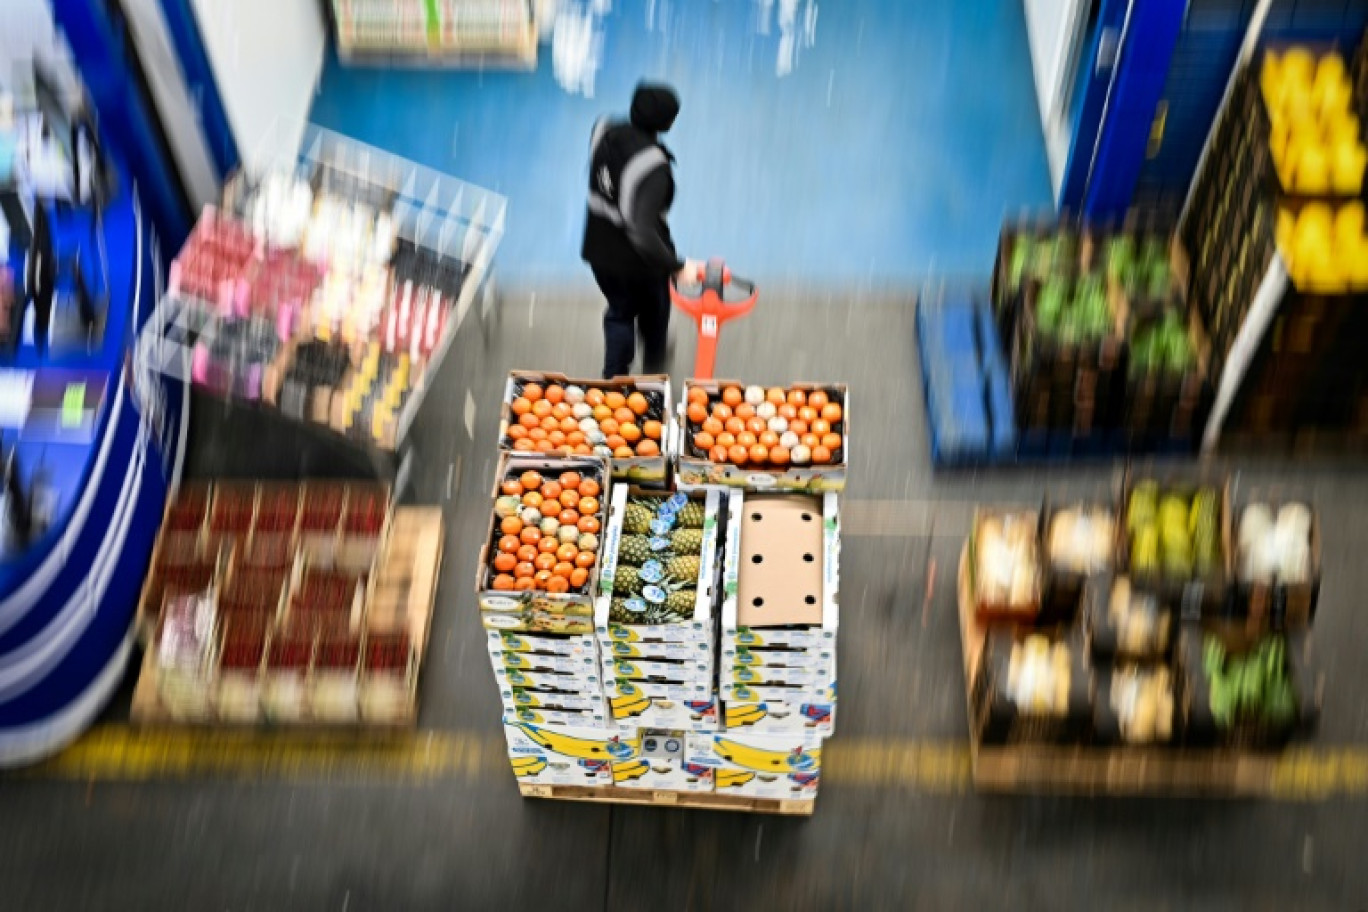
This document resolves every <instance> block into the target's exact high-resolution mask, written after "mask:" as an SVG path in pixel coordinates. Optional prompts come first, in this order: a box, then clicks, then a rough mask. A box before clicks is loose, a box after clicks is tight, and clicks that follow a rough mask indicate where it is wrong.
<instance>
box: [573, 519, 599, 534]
mask: <svg viewBox="0 0 1368 912" xmlns="http://www.w3.org/2000/svg"><path fill="white" fill-rule="evenodd" d="M575 528H576V529H579V530H580V531H581V532H588V533H589V534H591V535H592V534H594V533H596V532H598V530H599V521H598V517H597V516H581V517H580V518H579V522H577V523H575Z"/></svg>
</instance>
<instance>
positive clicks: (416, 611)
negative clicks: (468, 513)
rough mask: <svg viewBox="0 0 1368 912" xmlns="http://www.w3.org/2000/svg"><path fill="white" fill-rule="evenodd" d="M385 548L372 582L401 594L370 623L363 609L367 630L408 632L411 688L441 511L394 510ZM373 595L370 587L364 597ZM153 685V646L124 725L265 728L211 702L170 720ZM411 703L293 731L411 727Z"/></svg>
mask: <svg viewBox="0 0 1368 912" xmlns="http://www.w3.org/2000/svg"><path fill="white" fill-rule="evenodd" d="M391 526H392V528H391V532H390V536H389V542H388V546H387V550H386V552H385V555H384V557H383V558H382V560H381V562H380V565H379V569H378V570H377V572H376V574H375V577H374V580H375V581H376V585H383V584H385V583H389V582H394V581H403V582H404V587H405V588H404V593H403V596H402V598H400V599H399V600H398V601H397V604H396V605H394V606H392V607H393V610H391V611H389V612H388V613H387V615H386V616H384V617H381V616H379V615H377V616H375V617H372V616H371V614H370V606H369V605H368V606H367V612H366V620H365V623H366V624H367V625H372V622H374V626H372V627H371V629H378V630H379V631H385V630H393V629H394V626H395V625H396V624H402V625H404V626H406V627H407V628H408V633H409V636H410V637H411V639H412V642H413V649H414V652H415V654H416V656H417V666H418V667H417V668H415V670H414V683H415V684H416V677H417V672H418V670H419V669H420V668H421V662H422V658H423V655H424V652H425V649H426V646H427V641H428V638H429V635H430V633H431V630H432V614H433V610H434V608H435V606H436V601H437V580H438V578H439V576H440V571H441V562H442V549H443V544H444V538H445V536H444V533H443V522H442V511H441V509H440V508H438V507H399V508H397V509H395V511H394V514H393V519H392V523H391ZM375 591H376V589H375V587H374V586H373V587H372V589H371V592H370V593H368V596H369V595H373V594H374V592H375ZM159 683H160V682H159V680H158V668H157V661H156V646H155V643H153V644H150V645H149V646H148V648H147V651H146V653H145V654H144V656H143V666H142V669H141V671H140V672H139V675H138V682H137V685H136V687H135V689H134V691H133V703H132V707H131V710H130V713H129V715H130V719H131V721H132V722H133V723H134V724H136V725H195V726H217V727H242V726H253V725H266V724H270V723H269V720H268V719H267V718H266V716H265V715H264V714H261V713H259V714H258V715H257V716H256V717H255V718H241V719H222V718H219V717H218V715H217V714H216V713H215V712H214V711H213V708H212V701H211V705H210V707H209V708H208V710H207V711H206V712H205V713H204V714H203V715H202V716H194V717H187V716H185V715H181V716H173V715H172V714H171V712H170V711H169V710H168V709H167V707H166V706H165V704H164V703H163V701H162V698H161V694H160V690H159ZM411 693H412V694H413V698H412V702H411V703H410V704H409V705H408V706H406V707H404V710H403V711H402V712H400V713H397V714H395V715H394V716H393V717H390V718H387V719H384V720H383V721H378V720H356V721H346V722H326V721H313V720H309V719H307V718H306V719H302V720H300V721H299V722H297V723H293V724H294V726H296V727H305V726H312V727H320V728H322V727H326V728H342V727H346V728H373V729H390V728H405V727H413V726H414V725H416V724H417V722H418V702H417V688H416V687H414V688H413V689H412V690H411Z"/></svg>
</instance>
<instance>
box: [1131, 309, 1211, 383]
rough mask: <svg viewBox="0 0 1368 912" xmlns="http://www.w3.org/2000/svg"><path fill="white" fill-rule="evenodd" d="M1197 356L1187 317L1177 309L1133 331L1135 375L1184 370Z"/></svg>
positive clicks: (1181, 371)
mask: <svg viewBox="0 0 1368 912" xmlns="http://www.w3.org/2000/svg"><path fill="white" fill-rule="evenodd" d="M1196 360H1197V352H1196V350H1195V349H1194V348H1193V345H1192V340H1191V338H1189V336H1188V330H1187V327H1186V326H1185V325H1184V323H1183V318H1182V317H1181V316H1180V315H1179V314H1178V312H1177V311H1175V310H1169V311H1167V312H1166V313H1165V314H1164V316H1163V317H1162V318H1161V319H1159V320H1157V321H1155V322H1153V323H1148V324H1146V325H1144V326H1142V327H1140V328H1138V329H1136V330H1135V332H1134V333H1133V334H1132V335H1131V340H1130V372H1131V375H1132V376H1143V375H1145V374H1159V373H1167V374H1180V375H1181V374H1183V373H1186V372H1187V370H1188V368H1190V367H1191V366H1192V365H1193V363H1194V362H1195V361H1196Z"/></svg>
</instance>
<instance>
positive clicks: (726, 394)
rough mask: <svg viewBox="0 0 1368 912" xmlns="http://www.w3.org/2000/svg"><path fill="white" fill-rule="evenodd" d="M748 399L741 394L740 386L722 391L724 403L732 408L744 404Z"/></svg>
mask: <svg viewBox="0 0 1368 912" xmlns="http://www.w3.org/2000/svg"><path fill="white" fill-rule="evenodd" d="M745 399H746V397H745V396H744V395H743V394H742V393H741V388H740V387H738V386H729V387H727V388H726V389H724V390H723V391H722V401H723V402H725V403H727V405H730V406H733V407H734V406H737V405H739V404H741V403H742V402H744V401H745Z"/></svg>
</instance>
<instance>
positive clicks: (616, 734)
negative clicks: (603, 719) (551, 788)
mask: <svg viewBox="0 0 1368 912" xmlns="http://www.w3.org/2000/svg"><path fill="white" fill-rule="evenodd" d="M504 738H505V740H507V741H508V756H509V759H510V761H512V763H513V772H514V774H515V775H516V776H517V777H518V781H519V782H522V783H528V784H532V785H588V786H600V787H603V786H611V785H612V784H613V766H612V764H613V763H614V761H617V762H626V761H629V760H634V759H636V757H637V756H638V755H639V754H640V751H641V739H640V736H639V734H638V733H637V732H636V731H631V730H622V729H597V728H584V727H578V726H559V725H528V724H525V723H520V722H517V721H516V720H513V719H509V718H507V717H505V719H504Z"/></svg>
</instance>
